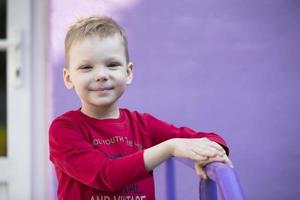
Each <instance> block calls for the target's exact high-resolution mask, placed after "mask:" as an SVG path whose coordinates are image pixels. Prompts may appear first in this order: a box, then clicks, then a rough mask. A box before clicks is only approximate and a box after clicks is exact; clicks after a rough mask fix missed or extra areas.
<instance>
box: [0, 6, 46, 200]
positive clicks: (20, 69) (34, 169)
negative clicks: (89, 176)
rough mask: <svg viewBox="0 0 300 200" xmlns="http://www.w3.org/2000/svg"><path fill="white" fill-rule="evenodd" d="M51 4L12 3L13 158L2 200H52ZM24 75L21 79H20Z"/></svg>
mask: <svg viewBox="0 0 300 200" xmlns="http://www.w3.org/2000/svg"><path fill="white" fill-rule="evenodd" d="M46 5H47V4H46V0H42V1H39V0H7V38H6V39H5V40H1V46H2V47H3V48H7V156H6V157H1V158H0V187H1V189H0V192H2V193H3V194H0V195H1V196H0V197H3V196H4V197H5V198H6V199H9V200H18V199H24V200H31V199H48V194H47V185H48V181H47V180H48V170H47V169H48V167H47V166H48V162H47V160H48V153H47V149H48V148H47V147H48V145H47V144H48V142H47V138H48V137H47V114H46V113H47V109H46V108H47V106H46V99H47V97H46V95H47V81H46V80H47V76H46V69H47V65H46V45H45V44H46V42H47V40H46V39H45V38H46V30H47V27H48V23H45V22H47V16H46V15H47V10H46V8H47V6H46ZM18 73H19V75H17V74H18Z"/></svg>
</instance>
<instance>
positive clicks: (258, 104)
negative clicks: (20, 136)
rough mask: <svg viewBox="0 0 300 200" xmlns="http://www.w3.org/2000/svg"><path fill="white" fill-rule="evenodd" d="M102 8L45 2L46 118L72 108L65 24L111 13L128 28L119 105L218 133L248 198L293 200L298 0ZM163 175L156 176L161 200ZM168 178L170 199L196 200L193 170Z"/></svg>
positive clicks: (299, 76)
mask: <svg viewBox="0 0 300 200" xmlns="http://www.w3.org/2000/svg"><path fill="white" fill-rule="evenodd" d="M105 2H106V3H105ZM107 2H109V1H96V0H90V1H76V2H75V3H74V1H71V0H65V1H63V3H62V1H59V0H52V1H51V6H52V7H51V10H50V26H51V32H50V41H49V42H50V45H51V46H50V51H49V63H50V66H51V68H50V73H51V76H52V77H53V78H52V80H53V82H52V85H53V88H52V97H53V99H52V101H53V117H54V116H57V115H59V114H61V113H62V112H64V111H66V110H69V109H75V108H78V107H79V101H78V100H77V99H76V97H75V95H74V94H72V92H69V91H67V90H66V89H65V88H64V86H63V82H62V66H63V45H62V40H63V37H64V34H65V26H66V24H67V23H69V22H70V21H72V20H73V19H75V18H76V17H79V16H86V15H88V14H108V15H111V16H113V17H115V18H116V19H117V20H118V21H119V22H120V23H121V24H122V25H123V27H124V28H125V29H126V31H127V34H128V38H129V48H130V55H131V59H132V61H133V62H134V64H135V80H134V82H133V84H132V85H131V86H130V87H129V89H128V91H127V92H126V94H125V95H124V96H123V98H122V100H121V105H122V106H124V107H128V108H131V109H135V110H138V111H142V112H150V113H152V114H153V115H155V116H157V117H159V118H161V119H163V120H166V121H168V122H170V123H173V124H175V125H178V126H181V125H184V126H188V127H191V128H193V129H195V130H199V131H200V130H201V131H215V132H218V133H219V134H221V135H222V136H223V137H224V138H225V139H226V141H227V143H228V145H229V146H230V150H231V154H230V157H231V159H232V160H233V162H234V164H235V169H236V170H237V173H238V175H239V177H240V181H241V184H242V186H243V188H244V190H245V193H246V196H247V197H248V199H255V200H265V199H273V200H281V199H297V197H299V196H300V191H299V190H298V187H299V183H300V181H299V180H300V171H299V170H298V166H299V165H300V151H299V139H300V134H299V132H300V106H299V102H300V37H299V35H300V2H299V1H296V0H272V1H270V0H266V1H259V0H254V1H235V0H230V1H226V2H223V1H215V0H210V1H207V0H200V1H199V0H186V1H179V0H173V1H159V0H151V1H141V0H140V1H138V0H135V1H133V0H131V1H123V2H126V3H122V4H120V2H122V1H111V2H112V3H111V4H109V3H107ZM164 170H166V169H165V168H160V169H159V171H158V173H157V174H158V178H157V180H158V181H157V197H158V199H161V200H163V199H165V196H164V193H165V191H164V189H165V188H164V186H163V185H164V181H165V180H164V172H165V171H164ZM175 172H176V176H175V181H176V184H175V186H176V191H175V196H176V197H177V199H178V200H181V199H196V198H197V195H198V194H197V181H198V179H197V177H196V175H195V174H194V172H193V171H192V170H190V169H188V168H186V167H185V166H183V165H181V164H176V166H175ZM183 183H184V184H183Z"/></svg>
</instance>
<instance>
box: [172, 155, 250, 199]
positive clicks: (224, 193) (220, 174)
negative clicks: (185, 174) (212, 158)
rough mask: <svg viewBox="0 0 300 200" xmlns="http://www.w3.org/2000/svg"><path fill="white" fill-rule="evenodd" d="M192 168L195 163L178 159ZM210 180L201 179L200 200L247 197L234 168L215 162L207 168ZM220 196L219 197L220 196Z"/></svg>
mask: <svg viewBox="0 0 300 200" xmlns="http://www.w3.org/2000/svg"><path fill="white" fill-rule="evenodd" d="M176 160H178V161H179V162H182V163H184V164H186V165H188V166H190V167H192V168H193V167H194V164H193V161H190V160H187V159H176ZM205 171H206V173H207V175H208V177H209V179H208V180H203V179H200V184H199V199H200V200H217V199H218V197H219V199H222V200H244V199H245V195H244V193H243V190H242V187H241V185H240V183H239V180H238V178H237V175H236V173H235V171H234V169H233V168H231V167H229V166H228V165H226V164H224V163H221V162H213V163H210V164H208V165H207V166H206V167H205ZM218 194H219V195H218Z"/></svg>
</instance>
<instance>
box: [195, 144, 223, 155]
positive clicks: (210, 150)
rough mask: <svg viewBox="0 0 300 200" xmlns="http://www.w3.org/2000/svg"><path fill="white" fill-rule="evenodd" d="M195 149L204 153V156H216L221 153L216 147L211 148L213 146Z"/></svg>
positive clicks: (199, 152)
mask: <svg viewBox="0 0 300 200" xmlns="http://www.w3.org/2000/svg"><path fill="white" fill-rule="evenodd" d="M194 151H195V152H196V153H197V154H199V155H202V156H206V157H207V156H208V157H214V156H217V155H219V152H218V151H217V150H216V149H214V148H211V147H205V149H204V148H203V147H202V148H200V147H198V146H197V147H195V148H194Z"/></svg>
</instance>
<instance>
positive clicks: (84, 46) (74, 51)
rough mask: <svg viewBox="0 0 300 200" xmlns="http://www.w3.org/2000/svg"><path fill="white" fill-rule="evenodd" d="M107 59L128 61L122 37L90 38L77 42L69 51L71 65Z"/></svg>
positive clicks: (94, 36) (95, 36)
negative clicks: (83, 61)
mask: <svg viewBox="0 0 300 200" xmlns="http://www.w3.org/2000/svg"><path fill="white" fill-rule="evenodd" d="M107 58H116V59H122V60H123V59H126V58H125V47H124V42H123V40H122V38H121V36H120V35H118V34H114V35H112V36H107V37H104V38H100V37H99V36H97V35H93V36H88V37H86V38H84V39H81V40H78V41H75V42H74V43H73V44H72V46H71V48H70V51H69V61H70V65H72V63H74V62H79V61H82V60H93V61H94V60H96V61H99V60H103V59H107Z"/></svg>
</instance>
